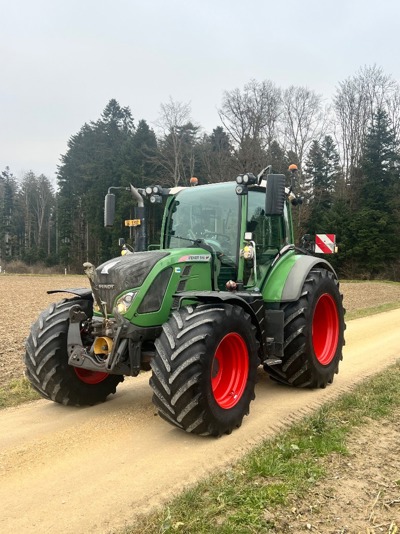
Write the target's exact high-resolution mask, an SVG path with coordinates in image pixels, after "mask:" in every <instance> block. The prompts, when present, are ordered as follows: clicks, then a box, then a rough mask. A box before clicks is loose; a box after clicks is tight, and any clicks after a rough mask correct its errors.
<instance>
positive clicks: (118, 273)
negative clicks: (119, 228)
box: [93, 251, 169, 313]
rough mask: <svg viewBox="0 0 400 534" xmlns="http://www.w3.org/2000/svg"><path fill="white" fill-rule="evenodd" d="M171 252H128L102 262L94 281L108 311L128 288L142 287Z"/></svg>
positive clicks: (110, 310)
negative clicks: (158, 264)
mask: <svg viewBox="0 0 400 534" xmlns="http://www.w3.org/2000/svg"><path fill="white" fill-rule="evenodd" d="M168 255H169V252H165V251H163V252H161V251H151V252H135V253H134V254H126V255H125V256H119V257H117V258H113V259H112V260H108V261H106V262H105V263H102V264H101V265H99V267H97V269H96V270H95V274H94V278H93V282H94V284H95V286H96V288H97V290H98V293H99V295H100V297H101V300H102V301H103V302H106V303H107V311H108V313H111V312H112V308H113V305H114V301H115V298H116V297H117V296H118V295H119V294H120V293H122V292H123V291H125V290H127V289H132V288H135V287H140V286H141V285H142V284H143V282H144V280H145V278H146V277H147V275H148V274H149V272H150V271H151V269H152V268H153V267H154V265H155V264H156V263H157V262H158V261H160V260H161V259H162V258H165V257H166V256H168Z"/></svg>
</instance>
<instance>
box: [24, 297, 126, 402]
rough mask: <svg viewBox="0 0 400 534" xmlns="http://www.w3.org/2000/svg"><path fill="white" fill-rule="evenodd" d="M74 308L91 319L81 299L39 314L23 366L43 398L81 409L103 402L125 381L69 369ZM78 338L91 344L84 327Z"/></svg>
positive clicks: (100, 374)
mask: <svg viewBox="0 0 400 534" xmlns="http://www.w3.org/2000/svg"><path fill="white" fill-rule="evenodd" d="M76 305H79V306H80V307H81V309H82V310H83V311H84V312H85V314H86V315H87V316H88V317H91V316H92V314H93V312H92V303H91V302H90V301H88V300H83V299H66V300H63V301H61V302H58V303H57V304H52V305H51V306H50V307H49V308H48V309H47V310H45V311H44V312H42V313H41V315H40V316H39V319H38V320H37V321H36V323H34V324H33V325H32V328H31V332H30V334H29V337H28V339H27V342H26V353H25V365H26V376H27V378H28V379H29V381H30V382H31V384H32V386H33V387H34V388H35V389H36V390H37V391H38V392H39V393H40V394H41V395H42V396H43V397H45V398H47V399H51V400H53V401H55V402H59V403H61V404H65V405H72V406H84V405H92V404H96V403H98V402H103V401H105V400H106V398H107V397H108V395H110V394H111V393H115V391H116V387H117V385H118V384H119V382H122V381H123V379H124V377H123V376H120V375H110V374H108V373H103V372H98V371H88V370H86V369H81V368H77V367H72V366H71V365H68V353H67V332H68V326H69V311H70V309H71V308H72V306H76ZM81 335H82V341H83V343H84V345H86V346H90V345H91V343H92V341H93V340H92V338H91V337H90V335H89V333H88V332H87V330H86V329H85V324H82V325H81Z"/></svg>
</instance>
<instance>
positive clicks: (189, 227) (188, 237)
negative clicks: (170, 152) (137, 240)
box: [166, 182, 239, 263]
mask: <svg viewBox="0 0 400 534" xmlns="http://www.w3.org/2000/svg"><path fill="white" fill-rule="evenodd" d="M235 186H236V184H235V183H232V182H224V183H219V184H211V185H208V186H197V187H190V188H187V189H184V190H182V191H180V192H179V193H178V194H177V195H176V199H175V200H174V201H173V203H172V206H171V210H170V220H169V224H168V230H167V236H166V248H182V247H187V246H190V244H191V243H193V241H195V240H196V239H203V240H204V241H206V242H207V243H208V244H210V245H211V246H213V248H214V249H215V250H216V252H222V253H223V254H224V255H225V256H227V257H229V259H230V260H231V261H233V262H234V263H236V251H237V249H238V245H237V243H238V231H239V199H238V196H237V195H236V193H235Z"/></svg>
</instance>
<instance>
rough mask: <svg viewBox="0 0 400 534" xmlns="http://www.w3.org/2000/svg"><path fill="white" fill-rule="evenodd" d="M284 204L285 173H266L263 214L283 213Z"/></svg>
mask: <svg viewBox="0 0 400 534" xmlns="http://www.w3.org/2000/svg"><path fill="white" fill-rule="evenodd" d="M284 206H285V175H284V174H268V176H267V190H266V196H265V215H267V216H269V215H283V209H284Z"/></svg>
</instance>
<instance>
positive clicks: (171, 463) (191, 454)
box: [0, 310, 400, 534]
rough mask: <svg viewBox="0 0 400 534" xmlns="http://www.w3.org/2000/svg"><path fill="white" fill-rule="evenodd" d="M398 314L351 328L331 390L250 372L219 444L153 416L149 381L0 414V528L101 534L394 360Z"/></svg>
mask: <svg viewBox="0 0 400 534" xmlns="http://www.w3.org/2000/svg"><path fill="white" fill-rule="evenodd" d="M399 324H400V310H394V311H391V312H387V313H384V314H380V315H375V316H371V317H368V318H365V319H359V320H356V321H351V322H350V323H349V324H348V329H347V331H346V342H347V344H346V347H345V354H344V361H343V362H342V364H341V368H340V373H339V375H338V376H337V377H335V381H334V383H333V385H332V386H330V387H328V388H326V389H324V390H318V391H310V390H298V389H291V388H288V387H283V386H279V385H277V384H275V383H273V382H271V381H270V380H269V378H268V377H267V375H266V374H265V373H263V371H262V370H261V369H260V372H259V382H258V384H257V388H256V400H255V401H254V402H253V403H252V405H251V413H250V416H249V417H246V418H245V419H244V423H243V425H242V427H241V428H240V429H238V430H236V431H235V432H233V434H231V435H230V436H224V437H222V438H220V439H217V440H216V439H212V438H200V437H198V436H191V435H188V434H185V433H184V432H182V431H179V430H178V429H175V428H173V427H170V426H169V425H168V424H166V423H165V422H163V421H162V420H160V419H159V417H156V416H154V409H153V406H152V403H151V390H150V387H149V386H148V378H149V374H146V375H142V376H140V377H138V378H136V379H128V380H127V381H126V382H125V383H124V384H122V386H121V388H120V389H119V390H118V393H117V395H116V396H115V397H114V398H113V399H112V400H111V401H109V402H106V403H105V404H102V405H98V406H95V407H91V408H69V407H64V406H60V405H57V404H54V403H52V402H49V401H45V400H40V401H36V402H34V403H32V404H29V405H25V406H20V407H18V408H14V409H8V410H4V411H2V412H0V428H1V434H0V502H1V509H0V531H2V532H9V531H14V532H18V533H21V534H24V533H28V532H29V533H30V534H34V533H39V532H40V533H45V532H63V533H65V534H69V533H71V534H72V533H74V534H77V533H88V532H95V533H105V532H110V531H111V530H113V529H115V528H117V527H122V526H124V524H125V523H126V522H128V523H129V522H132V521H133V520H134V518H135V515H136V514H137V513H138V512H143V511H148V510H150V509H151V508H152V507H154V506H157V505H159V504H161V503H162V502H163V501H164V500H165V499H167V498H169V497H171V496H172V495H174V494H176V493H177V492H178V491H180V490H181V489H182V488H184V487H185V486H188V485H191V484H193V483H194V482H196V481H197V480H198V479H199V478H201V477H203V476H205V475H207V474H208V473H212V472H213V471H214V470H215V469H220V468H223V467H224V466H226V465H227V464H229V463H230V462H231V461H233V460H234V459H236V458H238V457H240V456H241V455H242V454H243V453H244V452H245V451H247V450H249V449H250V448H251V447H252V446H254V445H255V444H257V443H258V442H260V440H261V439H263V438H265V437H269V436H272V435H274V434H275V433H276V432H279V431H280V430H282V429H284V428H286V427H287V426H288V425H290V424H292V423H293V422H295V421H297V420H299V419H300V418H301V417H303V416H304V415H306V414H309V413H310V412H312V411H313V410H315V409H316V408H317V407H319V406H321V405H322V404H323V403H324V402H326V401H327V400H330V399H333V398H335V397H337V396H338V395H340V394H341V393H343V392H345V391H348V390H350V389H351V388H352V387H353V385H354V384H356V383H357V382H360V381H362V380H363V379H365V378H367V377H369V376H371V375H373V374H374V373H376V372H378V371H380V370H382V369H384V368H385V367H386V366H388V365H390V364H391V363H394V362H395V361H396V360H397V358H398V357H399V356H400V349H399V347H400V329H399V326H398V325H399Z"/></svg>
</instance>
